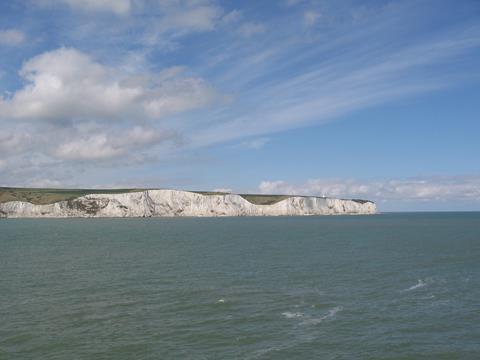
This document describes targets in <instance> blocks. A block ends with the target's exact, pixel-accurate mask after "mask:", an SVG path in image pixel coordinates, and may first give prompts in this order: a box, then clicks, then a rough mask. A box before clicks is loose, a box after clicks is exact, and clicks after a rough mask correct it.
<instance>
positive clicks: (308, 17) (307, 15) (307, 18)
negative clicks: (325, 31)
mask: <svg viewBox="0 0 480 360" xmlns="http://www.w3.org/2000/svg"><path fill="white" fill-rule="evenodd" d="M319 17H320V14H319V13H318V12H316V11H313V10H309V11H305V12H304V13H303V21H304V22H305V25H307V26H313V25H315V23H316V22H317V20H318V18H319Z"/></svg>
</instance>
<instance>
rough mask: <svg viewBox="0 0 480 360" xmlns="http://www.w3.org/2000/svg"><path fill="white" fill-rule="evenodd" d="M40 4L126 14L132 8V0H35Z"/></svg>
mask: <svg viewBox="0 0 480 360" xmlns="http://www.w3.org/2000/svg"><path fill="white" fill-rule="evenodd" d="M36 3H37V4H39V5H42V6H47V5H58V4H65V5H68V6H70V7H71V8H72V9H74V10H80V11H88V12H92V11H100V12H111V13H114V14H116V15H127V14H128V13H129V12H130V10H131V8H132V0H37V1H36Z"/></svg>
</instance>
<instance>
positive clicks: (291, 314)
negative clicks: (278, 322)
mask: <svg viewBox="0 0 480 360" xmlns="http://www.w3.org/2000/svg"><path fill="white" fill-rule="evenodd" d="M282 315H283V316H285V317H286V318H287V319H294V318H300V317H303V316H304V314H302V313H301V312H290V311H286V312H284V313H282Z"/></svg>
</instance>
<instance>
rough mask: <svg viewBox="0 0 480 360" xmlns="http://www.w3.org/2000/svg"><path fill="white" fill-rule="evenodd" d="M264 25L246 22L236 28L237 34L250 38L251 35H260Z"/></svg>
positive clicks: (263, 30)
mask: <svg viewBox="0 0 480 360" xmlns="http://www.w3.org/2000/svg"><path fill="white" fill-rule="evenodd" d="M265 29H266V28H265V25H263V24H259V23H253V22H248V23H244V24H242V25H241V26H240V27H239V28H238V32H239V33H240V34H242V35H243V36H245V37H251V36H253V35H257V34H262V33H264V32H265Z"/></svg>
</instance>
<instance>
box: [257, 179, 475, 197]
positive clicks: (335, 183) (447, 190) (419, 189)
mask: <svg viewBox="0 0 480 360" xmlns="http://www.w3.org/2000/svg"><path fill="white" fill-rule="evenodd" d="M258 190H259V191H260V192H261V193H263V194H291V195H293V194H297V195H317V196H327V197H339V198H364V199H370V200H374V201H399V200H400V201H409V200H414V201H450V200H471V201H480V176H449V177H447V176H444V177H421V178H414V179H388V180H369V181H359V180H324V179H310V180H308V181H306V182H305V183H301V184H293V183H289V182H285V181H281V180H277V181H262V182H261V183H260V185H259V187H258Z"/></svg>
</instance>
